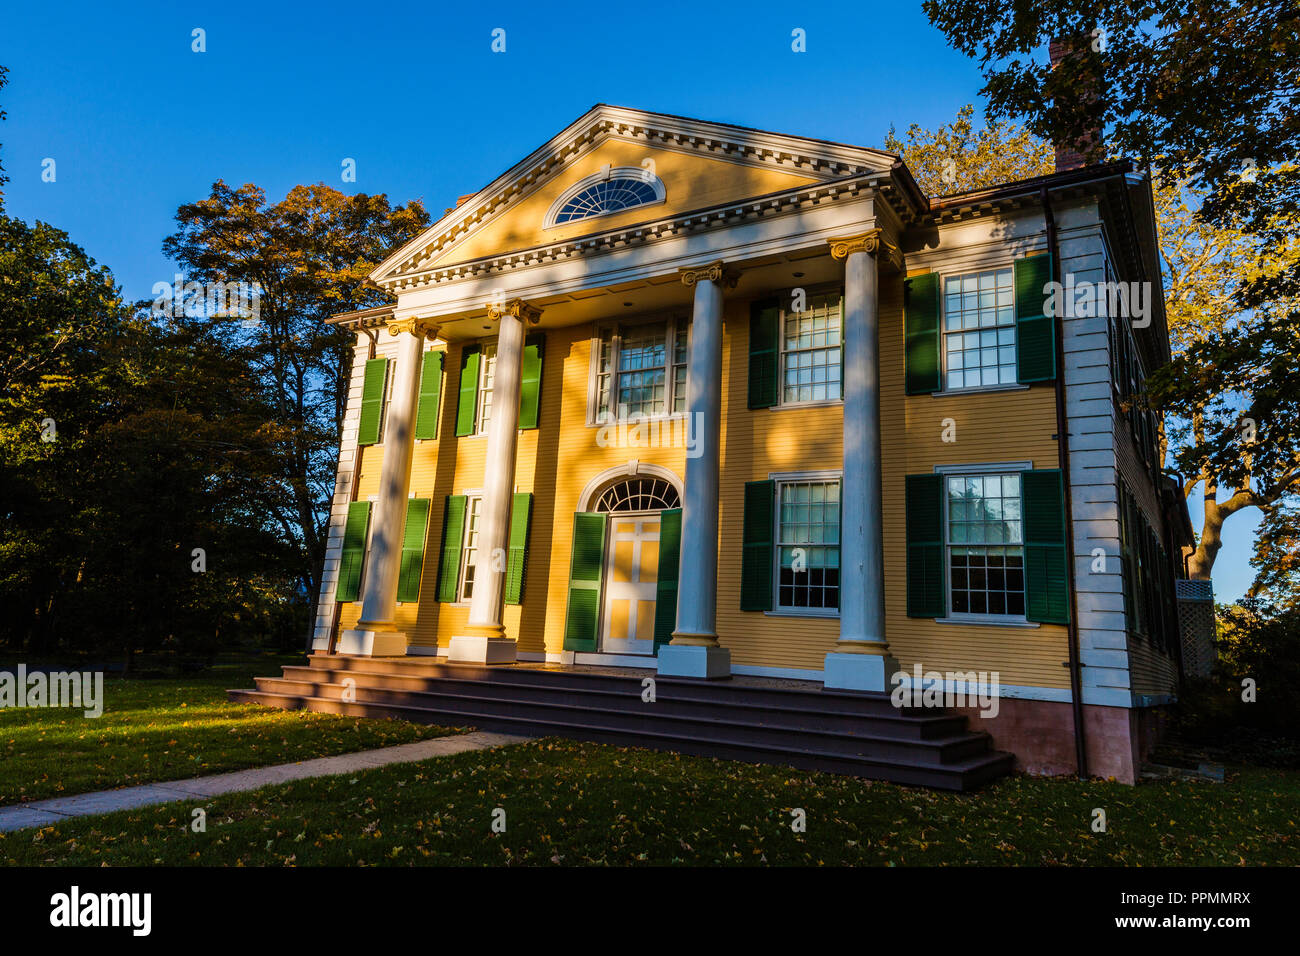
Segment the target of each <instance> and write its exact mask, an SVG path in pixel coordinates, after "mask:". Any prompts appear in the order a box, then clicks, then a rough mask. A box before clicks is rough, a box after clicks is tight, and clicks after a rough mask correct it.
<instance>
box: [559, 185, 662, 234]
mask: <svg viewBox="0 0 1300 956" xmlns="http://www.w3.org/2000/svg"><path fill="white" fill-rule="evenodd" d="M658 198H659V192H658V191H657V190H656V189H655V187H654V186H653V185H652V184H651V183H649V182H647V181H646V180H645V179H644V178H643V177H641V176H613V177H610V178H609V179H607V180H605V181H604V182H599V183H595V184H593V185H591V186H588V187H587V188H586V189H584V190H582V191H581V192H580V193H578V194H577V195H576V196H574V197H572V198H571V199H569V200H568V201H567V202H565V204H564V205H563V206H561V207H560V210H559V212H557V213H556V214H555V224H556V225H562V224H563V223H566V222H575V221H576V220H579V219H588V218H590V217H592V216H603V215H605V214H606V213H612V212H622V211H623V210H624V209H631V208H632V207H633V206H644V205H645V204H647V203H652V202H654V201H655V200H657V199H658Z"/></svg>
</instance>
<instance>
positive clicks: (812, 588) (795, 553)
mask: <svg viewBox="0 0 1300 956" xmlns="http://www.w3.org/2000/svg"><path fill="white" fill-rule="evenodd" d="M839 607H840V479H839V478H838V477H835V478H829V477H816V478H812V477H809V478H794V477H791V478H783V479H777V481H776V609H777V610H778V611H787V610H789V611H794V610H797V611H821V612H830V613H833V612H835V611H838V610H839Z"/></svg>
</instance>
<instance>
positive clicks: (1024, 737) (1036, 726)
mask: <svg viewBox="0 0 1300 956" xmlns="http://www.w3.org/2000/svg"><path fill="white" fill-rule="evenodd" d="M952 709H953V711H954V712H955V713H959V714H963V715H964V716H966V717H968V718H970V729H971V730H984V731H987V732H988V733H990V734H992V735H993V746H994V747H995V748H997V749H998V750H1006V751H1009V752H1011V753H1013V754H1015V755H1016V770H1018V771H1020V772H1022V773H1032V774H1043V775H1054V774H1073V773H1075V772H1077V770H1078V766H1077V763H1076V761H1075V755H1074V717H1073V714H1072V709H1071V705H1070V704H1068V703H1061V702H1058V701H1047V700H1020V699H1016V698H1006V697H1004V698H1002V700H1001V701H999V704H998V715H997V716H996V717H981V716H980V710H979V708H978V707H954V708H952ZM1083 723H1084V739H1085V740H1086V741H1087V747H1088V773H1089V774H1090V775H1091V776H1094V777H1103V778H1111V777H1113V778H1114V779H1115V780H1117V781H1119V782H1120V783H1128V784H1132V783H1135V782H1136V781H1137V778H1138V774H1139V772H1140V770H1141V766H1142V762H1143V761H1144V760H1145V759H1146V758H1147V757H1148V756H1149V755H1150V753H1151V750H1152V749H1153V748H1154V747H1155V745H1156V743H1157V742H1158V741H1159V738H1160V735H1161V734H1162V733H1163V731H1164V724H1165V713H1164V711H1163V709H1161V708H1158V707H1147V708H1142V709H1132V708H1127V707H1100V706H1097V705H1094V704H1085V705H1084V707H1083Z"/></svg>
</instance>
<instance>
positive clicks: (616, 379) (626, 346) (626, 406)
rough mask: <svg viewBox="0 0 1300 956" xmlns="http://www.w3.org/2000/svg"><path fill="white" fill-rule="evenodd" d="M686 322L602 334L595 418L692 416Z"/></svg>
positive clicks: (665, 321) (628, 326) (625, 327)
mask: <svg viewBox="0 0 1300 956" xmlns="http://www.w3.org/2000/svg"><path fill="white" fill-rule="evenodd" d="M689 329H690V326H689V325H688V324H687V322H686V321H685V320H684V319H676V318H673V319H663V320H660V321H657V322H641V323H634V324H625V325H619V326H617V327H611V328H606V329H603V330H601V333H600V339H599V342H598V344H597V348H596V356H595V358H596V383H595V384H596V395H595V401H594V402H593V412H594V418H595V420H596V421H598V422H606V421H625V420H629V419H641V418H653V417H657V416H662V415H668V414H674V413H680V412H684V411H686V361H687V348H686V343H687V333H688V332H689Z"/></svg>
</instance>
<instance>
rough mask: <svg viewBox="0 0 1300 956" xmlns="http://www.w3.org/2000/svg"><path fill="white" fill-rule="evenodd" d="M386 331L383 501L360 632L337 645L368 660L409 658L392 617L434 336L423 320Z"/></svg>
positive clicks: (373, 532)
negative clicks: (389, 371)
mask: <svg viewBox="0 0 1300 956" xmlns="http://www.w3.org/2000/svg"><path fill="white" fill-rule="evenodd" d="M388 331H389V332H390V333H391V334H392V335H396V336H397V337H398V348H397V360H396V362H395V363H394V369H393V391H392V394H391V396H390V398H389V401H388V420H387V422H386V424H385V427H384V444H383V448H384V461H383V465H382V466H381V468H380V471H379V500H378V501H377V502H376V504H375V507H374V509H373V512H372V514H371V516H370V551H369V553H368V554H367V556H366V563H365V567H364V570H363V572H362V574H363V578H364V581H365V590H364V593H363V594H362V597H361V619H360V620H359V621H357V626H356V627H354V628H351V629H349V630H346V631H344V632H343V633H342V634H341V635H340V636H339V642H338V652H339V653H340V654H362V655H365V656H368V657H388V656H393V655H400V654H405V653H406V644H407V641H406V635H405V634H403V633H401V632H400V631H398V630H397V627H396V624H395V622H394V620H393V615H394V612H395V610H396V604H397V579H398V574H399V572H400V570H401V559H402V532H403V530H404V527H405V524H406V496H407V493H408V492H409V490H410V487H411V459H412V457H413V456H414V454H415V445H414V441H413V439H414V436H415V413H416V409H417V408H418V405H419V401H420V362H421V359H422V356H423V354H424V338H425V335H426V334H432V331H433V330H432V329H430V328H429V327H427V326H426V325H424V324H423V323H421V322H420V321H419V320H416V319H405V320H399V321H395V322H390V323H389V324H388Z"/></svg>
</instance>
